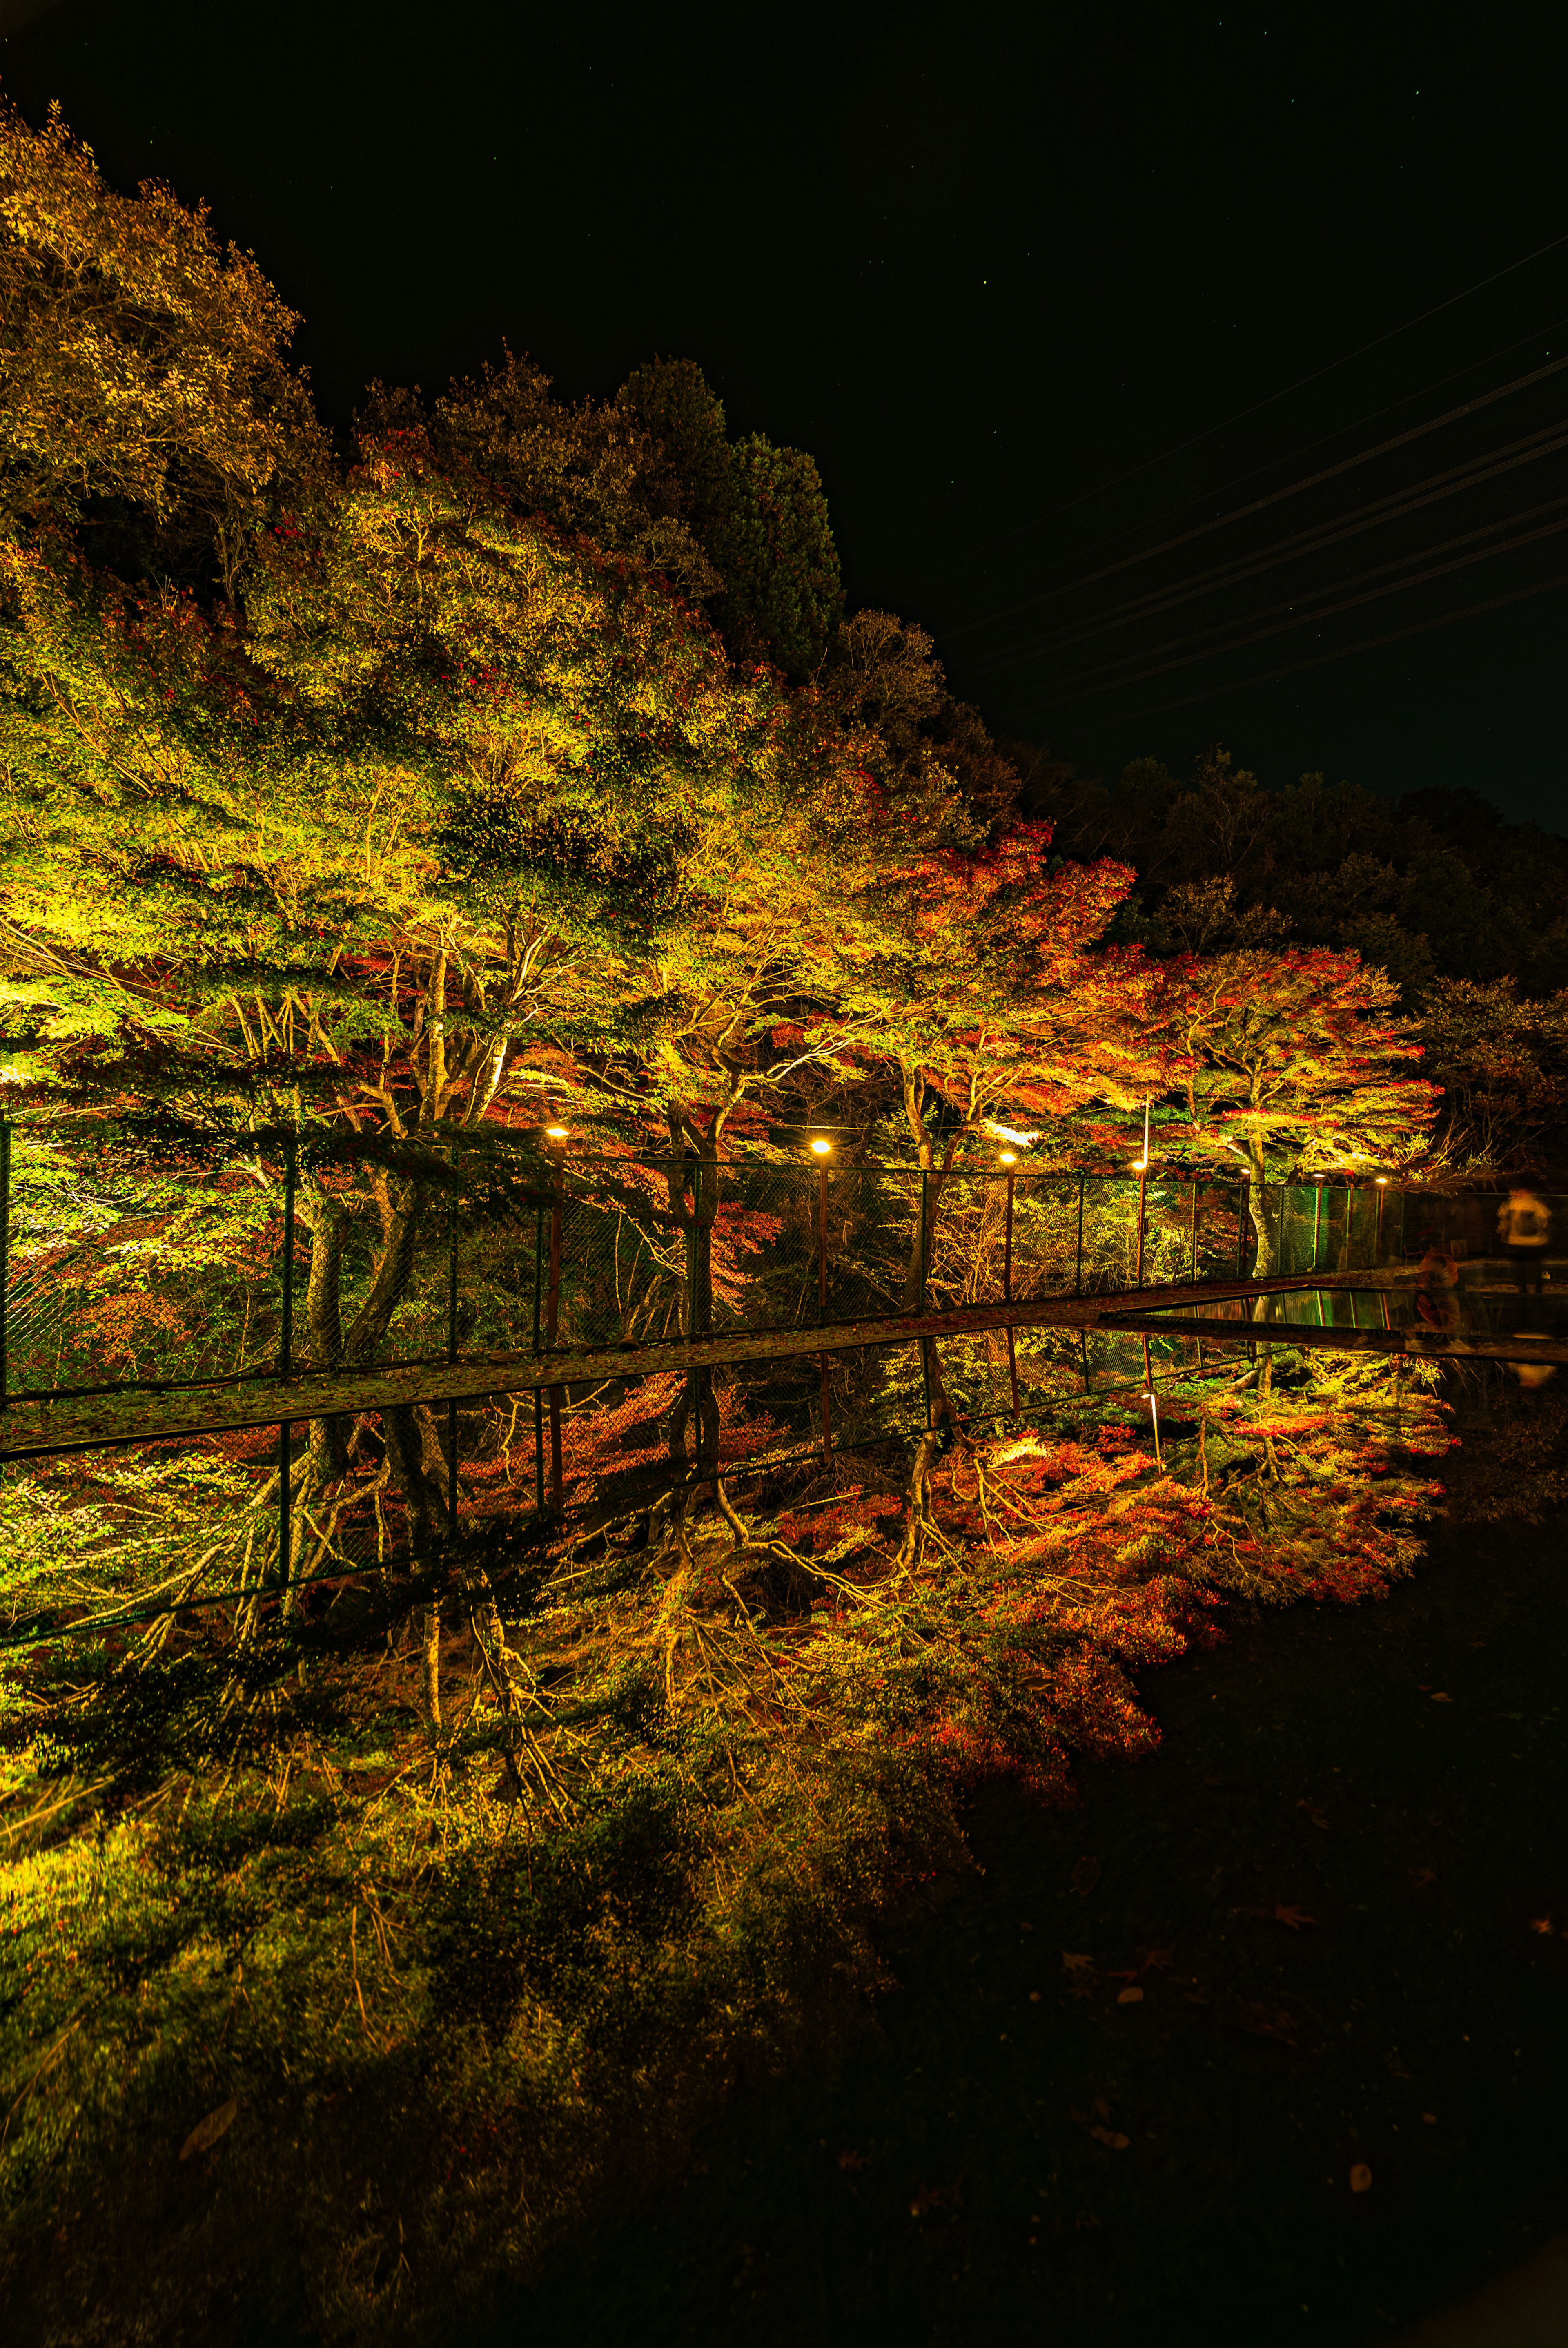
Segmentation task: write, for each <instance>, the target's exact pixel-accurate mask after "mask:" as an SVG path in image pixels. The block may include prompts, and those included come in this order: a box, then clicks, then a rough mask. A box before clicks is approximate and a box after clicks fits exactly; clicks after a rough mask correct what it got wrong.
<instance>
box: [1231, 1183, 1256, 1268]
mask: <svg viewBox="0 0 1568 2348" xmlns="http://www.w3.org/2000/svg"><path fill="white" fill-rule="evenodd" d="M1251 1187H1252V1186H1251V1184H1250V1183H1249V1182H1248V1180H1247V1178H1246V1176H1245V1174H1244V1175H1243V1176H1242V1178H1241V1180H1240V1182H1239V1183H1238V1184H1237V1185H1236V1209H1235V1276H1236V1278H1237V1279H1238V1280H1239V1279H1240V1278H1241V1276H1242V1270H1241V1268H1242V1262H1243V1259H1244V1257H1245V1254H1246V1237H1245V1233H1246V1194H1247V1191H1248V1190H1249V1189H1250V1188H1251Z"/></svg>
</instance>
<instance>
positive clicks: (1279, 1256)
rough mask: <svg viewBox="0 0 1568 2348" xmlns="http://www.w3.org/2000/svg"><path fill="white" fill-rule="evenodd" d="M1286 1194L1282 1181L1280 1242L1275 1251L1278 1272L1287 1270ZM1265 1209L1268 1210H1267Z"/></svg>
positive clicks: (1280, 1191)
mask: <svg viewBox="0 0 1568 2348" xmlns="http://www.w3.org/2000/svg"><path fill="white" fill-rule="evenodd" d="M1286 1196H1287V1188H1286V1184H1285V1183H1283V1182H1282V1183H1281V1184H1280V1186H1279V1244H1278V1246H1277V1248H1276V1251H1275V1258H1274V1262H1275V1269H1276V1271H1278V1272H1283V1271H1284V1270H1285V1201H1286ZM1265 1211H1266V1210H1265Z"/></svg>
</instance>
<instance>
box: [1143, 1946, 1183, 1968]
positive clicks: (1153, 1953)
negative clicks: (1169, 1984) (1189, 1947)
mask: <svg viewBox="0 0 1568 2348" xmlns="http://www.w3.org/2000/svg"><path fill="white" fill-rule="evenodd" d="M1138 1953H1139V1955H1140V1956H1141V1957H1142V1958H1143V1971H1144V1972H1150V1971H1152V1970H1153V1968H1154V1967H1155V1966H1158V1968H1159V1970H1160V1971H1161V1972H1165V1973H1168V1972H1170V1971H1171V1968H1172V1967H1173V1965H1174V1963H1175V1962H1176V1959H1175V1952H1174V1951H1173V1950H1171V1949H1140V1950H1139V1952H1138Z"/></svg>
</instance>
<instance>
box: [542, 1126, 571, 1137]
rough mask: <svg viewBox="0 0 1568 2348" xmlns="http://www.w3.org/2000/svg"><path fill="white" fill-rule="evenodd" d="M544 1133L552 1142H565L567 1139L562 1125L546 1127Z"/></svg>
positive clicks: (567, 1135)
mask: <svg viewBox="0 0 1568 2348" xmlns="http://www.w3.org/2000/svg"><path fill="white" fill-rule="evenodd" d="M545 1131H546V1133H547V1134H548V1136H549V1138H550V1139H551V1140H552V1141H565V1140H567V1139H568V1138H569V1133H568V1129H567V1128H566V1127H565V1126H564V1125H547V1126H546V1128H545Z"/></svg>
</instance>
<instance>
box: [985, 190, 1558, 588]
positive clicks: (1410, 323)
mask: <svg viewBox="0 0 1568 2348" xmlns="http://www.w3.org/2000/svg"><path fill="white" fill-rule="evenodd" d="M1564 244H1568V235H1564V236H1557V237H1553V240H1552V242H1551V243H1550V244H1542V245H1538V246H1537V247H1536V249H1535V251H1534V252H1527V253H1525V254H1524V255H1523V256H1522V259H1520V260H1518V261H1511V262H1510V263H1509V264H1508V266H1507V268H1506V269H1499V270H1497V271H1495V272H1494V273H1493V274H1492V275H1491V276H1490V277H1481V278H1478V280H1477V281H1476V283H1474V284H1473V285H1467V286H1465V288H1464V289H1463V291H1462V292H1461V293H1450V295H1449V296H1448V298H1447V299H1446V301H1442V302H1439V303H1437V304H1434V306H1433V307H1432V308H1431V309H1430V310H1423V311H1421V312H1420V314H1419V316H1417V317H1414V318H1407V319H1406V320H1405V322H1404V324H1403V325H1400V326H1390V327H1389V330H1388V332H1387V334H1382V335H1375V336H1374V338H1373V339H1372V341H1371V342H1369V343H1363V344H1361V345H1360V347H1359V348H1358V349H1357V350H1353V351H1347V352H1346V354H1345V355H1344V356H1343V358H1337V359H1330V360H1329V362H1328V364H1327V366H1320V367H1317V368H1315V369H1314V371H1313V373H1312V374H1311V375H1304V376H1302V377H1301V379H1300V381H1299V382H1297V383H1291V384H1286V386H1285V388H1284V390H1283V391H1271V392H1270V393H1269V394H1268V396H1267V397H1266V399H1259V400H1255V401H1254V402H1253V405H1252V406H1251V407H1239V408H1237V410H1236V412H1235V415H1234V416H1226V417H1222V419H1221V420H1220V422H1219V423H1218V424H1206V425H1205V426H1204V429H1203V430H1202V431H1201V432H1194V434H1193V436H1192V438H1190V439H1188V440H1178V441H1177V442H1175V444H1174V445H1173V447H1172V448H1163V449H1162V450H1161V451H1160V454H1159V455H1158V456H1157V457H1149V458H1145V459H1144V461H1143V464H1141V465H1134V466H1133V467H1132V469H1131V471H1130V472H1126V473H1118V474H1116V475H1115V476H1114V478H1113V479H1111V480H1109V481H1102V482H1100V483H1099V485H1098V486H1097V487H1096V488H1094V489H1084V490H1082V491H1081V493H1080V494H1079V495H1078V496H1077V497H1075V498H1069V499H1068V500H1067V502H1066V504H1065V505H1060V506H1052V507H1051V508H1050V510H1049V512H1046V513H1043V514H1040V515H1038V516H1037V517H1036V519H1035V520H1033V521H1028V522H1020V524H1019V526H1018V528H1017V529H1016V530H1008V531H1006V532H1005V533H1004V535H1003V536H1002V537H1000V538H996V539H992V541H990V543H991V545H992V546H1006V545H1007V544H1009V541H1011V540H1013V539H1015V538H1020V537H1021V536H1022V535H1023V533H1024V531H1025V530H1043V529H1044V527H1045V525H1046V523H1047V522H1051V521H1054V520H1056V518H1057V516H1058V515H1059V514H1064V513H1071V512H1072V511H1073V510H1074V509H1075V508H1077V507H1079V506H1081V505H1084V504H1087V502H1088V501H1089V499H1091V498H1098V497H1103V496H1105V495H1106V494H1107V493H1108V491H1110V490H1112V489H1120V488H1121V487H1122V484H1123V482H1126V481H1135V480H1137V479H1139V477H1140V476H1141V475H1142V474H1143V473H1147V472H1150V471H1152V470H1153V468H1154V467H1155V466H1156V465H1163V464H1165V463H1167V462H1168V461H1169V459H1170V458H1173V457H1180V456H1184V454H1185V453H1186V451H1187V450H1188V449H1189V448H1197V447H1199V446H1200V444H1201V443H1202V442H1203V441H1204V440H1212V439H1213V438H1214V434H1215V433H1216V432H1228V431H1229V430H1230V427H1231V426H1232V425H1233V424H1245V421H1246V419H1247V417H1249V416H1260V415H1261V414H1262V412H1263V410H1264V409H1265V408H1266V407H1277V406H1278V404H1279V402H1280V401H1281V400H1282V399H1289V398H1290V397H1291V396H1293V395H1294V394H1295V393H1296V392H1298V391H1305V390H1306V389H1307V386H1308V384H1314V383H1321V381H1322V380H1323V377H1324V376H1326V375H1334V374H1337V371H1338V370H1339V368H1340V367H1343V366H1350V365H1351V363H1352V361H1354V360H1356V359H1361V358H1365V357H1366V355H1367V354H1368V351H1376V350H1380V349H1381V348H1382V346H1383V345H1384V344H1385V343H1391V342H1394V341H1397V340H1398V338H1399V335H1408V334H1409V333H1410V332H1411V331H1412V330H1413V329H1414V328H1415V327H1417V326H1424V325H1425V324H1426V323H1427V320H1428V319H1429V318H1436V317H1438V316H1440V314H1441V313H1442V312H1443V311H1444V310H1451V309H1452V308H1453V306H1454V304H1455V303H1456V302H1468V301H1469V299H1470V297H1471V294H1472V293H1485V291H1486V289H1487V287H1488V286H1489V285H1497V284H1500V283H1501V281H1502V280H1503V278H1505V277H1512V275H1513V273H1514V272H1515V271H1516V270H1520V269H1527V268H1528V267H1529V265H1530V263H1532V261H1542V260H1544V258H1545V256H1546V255H1547V253H1549V252H1556V251H1557V250H1558V248H1559V246H1561V245H1564ZM1543 331H1548V332H1549V331H1550V329H1545V330H1543ZM1520 340H1521V341H1522V342H1528V341H1530V340H1532V337H1531V336H1529V335H1522V336H1521V337H1520ZM1503 348H1504V349H1505V350H1515V349H1517V348H1518V344H1515V343H1508V344H1505V345H1503ZM1494 355H1501V354H1494ZM1482 364H1484V362H1482ZM1464 372H1465V370H1464V369H1463V368H1462V367H1461V368H1458V369H1456V373H1458V374H1461V375H1462V374H1463V373H1464ZM1452 380H1453V377H1452V376H1444V377H1443V378H1442V381H1443V382H1445V383H1451V382H1452ZM1436 387H1437V386H1428V388H1430V389H1431V388H1436ZM1412 396H1419V395H1412ZM1390 406H1394V407H1398V406H1399V402H1398V401H1397V400H1396V401H1392V402H1390ZM1375 412H1376V413H1377V414H1378V415H1386V414H1387V413H1388V410H1387V409H1386V408H1383V409H1378V410H1377V411H1375ZM1362 421H1363V422H1368V421H1370V418H1368V417H1363V418H1362ZM1342 428H1343V429H1345V430H1347V431H1353V430H1355V428H1356V427H1355V426H1353V425H1348V426H1345V427H1342ZM1324 437H1325V438H1333V436H1332V434H1326V435H1325V436H1324ZM1308 446H1309V447H1315V446H1317V443H1315V442H1309V443H1308ZM1261 469H1262V468H1260V470H1261ZM1245 478H1246V477H1245V475H1244V476H1243V479H1245ZM1188 502H1189V504H1190V503H1191V502H1192V501H1191V499H1189V500H1188ZM1177 510H1179V509H1177ZM963 625H964V627H965V628H981V627H984V626H985V625H986V622H985V621H983V620H967V621H965V623H963ZM949 633H953V634H959V633H962V629H955V630H950V631H949Z"/></svg>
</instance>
